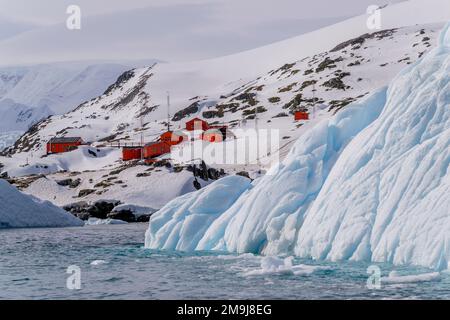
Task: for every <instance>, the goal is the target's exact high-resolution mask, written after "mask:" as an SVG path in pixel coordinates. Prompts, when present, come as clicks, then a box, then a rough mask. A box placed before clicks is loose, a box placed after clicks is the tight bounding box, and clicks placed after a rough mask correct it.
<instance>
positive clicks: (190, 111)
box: [172, 102, 199, 121]
mask: <svg viewBox="0 0 450 320" xmlns="http://www.w3.org/2000/svg"><path fill="white" fill-rule="evenodd" d="M198 109H199V104H198V102H194V103H193V104H191V105H190V106H189V107H187V108H184V109H183V110H180V111H178V112H177V113H175V114H174V116H173V118H172V121H180V120H182V119H184V118H186V117H187V116H190V115H191V114H195V113H197V112H198Z"/></svg>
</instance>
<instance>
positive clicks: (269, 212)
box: [146, 24, 450, 269]
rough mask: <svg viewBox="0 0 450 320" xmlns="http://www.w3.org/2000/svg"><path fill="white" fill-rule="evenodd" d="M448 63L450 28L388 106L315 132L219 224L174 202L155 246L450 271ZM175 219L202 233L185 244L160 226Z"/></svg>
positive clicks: (406, 74)
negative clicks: (193, 216) (192, 215)
mask: <svg viewBox="0 0 450 320" xmlns="http://www.w3.org/2000/svg"><path fill="white" fill-rule="evenodd" d="M449 53H450V24H449V25H448V26H447V27H446V29H445V30H444V31H443V32H442V35H441V38H440V44H439V47H438V48H437V49H435V50H433V51H432V53H430V54H429V55H427V56H426V57H425V58H423V59H421V60H420V61H419V62H417V63H415V64H413V65H411V66H410V67H407V68H406V69H405V70H404V71H402V72H401V73H400V74H399V75H398V76H397V77H396V78H395V79H394V81H393V82H392V84H391V85H390V87H389V90H388V92H387V96H385V94H384V92H383V91H381V92H378V93H377V94H375V95H373V96H371V97H370V98H368V99H366V100H365V101H364V102H361V104H360V105H359V106H353V107H351V108H347V109H345V111H342V112H340V113H338V114H337V115H336V116H335V117H334V118H333V119H331V120H324V121H322V122H321V123H320V124H318V125H317V126H315V127H314V128H313V129H312V130H311V131H310V132H308V133H306V134H304V135H303V136H302V137H300V139H299V140H298V141H297V142H296V145H295V146H294V147H293V149H292V150H291V152H290V154H289V155H288V156H287V158H286V159H285V160H284V161H283V163H282V164H281V165H280V166H279V167H275V168H273V169H272V170H273V171H272V172H269V173H268V175H266V176H265V177H263V178H261V179H259V180H257V181H256V182H254V184H253V187H252V188H251V189H250V190H249V191H247V192H244V193H243V194H242V195H241V196H240V197H239V198H238V199H237V201H236V202H235V203H234V204H232V205H231V206H230V208H229V209H226V208H225V209H226V210H224V211H223V212H222V213H221V214H220V213H219V212H216V216H217V218H216V219H215V220H214V221H213V222H211V221H210V220H209V219H205V220H200V221H199V220H195V219H194V220H192V221H189V220H188V218H187V217H189V214H188V212H189V210H190V208H189V205H191V204H192V201H196V202H200V201H202V198H201V197H199V198H198V197H197V196H196V195H195V194H193V195H188V196H186V197H185V198H183V199H175V200H174V201H173V202H172V203H170V204H168V205H167V206H166V207H165V208H163V209H162V210H161V211H159V212H158V213H156V214H155V216H154V218H153V219H152V220H151V222H150V226H149V231H148V233H147V237H146V246H147V247H149V248H167V247H169V248H171V249H173V248H177V247H178V246H179V245H178V243H180V242H182V243H184V245H183V247H185V248H195V249H197V250H205V249H212V250H228V251H233V252H259V253H265V254H289V253H295V254H296V255H299V256H302V257H312V258H315V259H330V260H343V259H352V260H372V261H380V262H390V263H394V264H417V265H423V266H426V267H430V268H435V269H447V268H448V267H449V260H450V250H449V248H450V243H449V234H450V229H449V228H450V210H449V208H450V197H449V194H450V192H449V191H450V174H449V173H450V171H449V164H450V131H449V130H450V129H449V128H450V108H449V105H450V96H449V93H450V81H449V80H450V77H449V75H450V55H449ZM381 110H383V111H382V113H381V115H379V113H380V111H381ZM378 115H379V117H378ZM218 183H219V182H218ZM210 188H212V186H211V187H210ZM207 189H209V188H207ZM246 190H247V189H246ZM244 191H245V190H244ZM204 192H205V194H207V195H209V193H208V191H204ZM211 202H212V201H208V202H206V203H205V205H204V207H201V208H199V209H198V210H207V209H208V208H210V203H211ZM228 206H229V204H228ZM168 212H172V213H174V212H176V213H177V214H176V216H175V215H173V217H172V219H171V218H170V216H169V217H167V216H166V217H165V219H166V221H172V220H173V218H175V217H176V218H177V219H180V218H183V217H184V218H183V219H182V220H183V221H178V225H183V227H184V228H186V229H192V228H194V229H196V230H199V232H198V233H195V234H194V236H193V235H189V234H187V235H185V234H182V233H181V232H180V230H179V229H177V228H169V227H168V225H169V223H170V222H169V223H168V224H167V225H166V224H164V223H161V220H162V219H161V217H162V216H164V215H167V214H168ZM205 230H206V231H205ZM168 233H170V235H171V239H172V240H171V242H170V245H167V241H166V239H167V234H168ZM174 244H175V245H174Z"/></svg>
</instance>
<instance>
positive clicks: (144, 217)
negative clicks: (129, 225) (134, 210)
mask: <svg viewBox="0 0 450 320" xmlns="http://www.w3.org/2000/svg"><path fill="white" fill-rule="evenodd" d="M151 216H152V215H151V214H143V215H140V216H139V217H137V218H136V222H149V221H150V217H151Z"/></svg>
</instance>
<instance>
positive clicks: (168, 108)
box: [167, 91, 170, 132]
mask: <svg viewBox="0 0 450 320" xmlns="http://www.w3.org/2000/svg"><path fill="white" fill-rule="evenodd" d="M167 131H168V132H170V93H169V91H167Z"/></svg>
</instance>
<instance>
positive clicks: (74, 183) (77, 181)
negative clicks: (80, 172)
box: [56, 179, 81, 188]
mask: <svg viewBox="0 0 450 320" xmlns="http://www.w3.org/2000/svg"><path fill="white" fill-rule="evenodd" d="M56 184H58V185H59V186H63V187H70V188H76V187H78V186H79V185H80V184H81V179H75V180H73V179H64V180H59V181H56Z"/></svg>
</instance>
